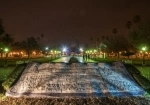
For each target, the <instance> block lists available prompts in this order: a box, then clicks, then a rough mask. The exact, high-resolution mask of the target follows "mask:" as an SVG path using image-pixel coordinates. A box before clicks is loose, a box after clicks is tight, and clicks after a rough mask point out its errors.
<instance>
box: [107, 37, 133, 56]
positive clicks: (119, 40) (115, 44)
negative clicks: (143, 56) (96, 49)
mask: <svg viewBox="0 0 150 105" xmlns="http://www.w3.org/2000/svg"><path fill="white" fill-rule="evenodd" d="M105 44H106V45H107V49H108V50H109V52H115V53H117V55H118V58H119V52H121V51H129V50H130V48H131V45H130V43H129V41H128V40H127V38H126V37H125V36H123V35H117V36H116V37H110V38H109V40H106V41H105Z"/></svg>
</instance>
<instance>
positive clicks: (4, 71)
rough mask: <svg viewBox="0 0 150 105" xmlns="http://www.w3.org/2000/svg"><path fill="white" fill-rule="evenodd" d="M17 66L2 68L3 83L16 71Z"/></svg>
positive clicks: (0, 74)
mask: <svg viewBox="0 0 150 105" xmlns="http://www.w3.org/2000/svg"><path fill="white" fill-rule="evenodd" d="M15 67H16V66H10V67H0V81H3V80H5V79H6V78H7V76H8V75H9V74H10V73H11V72H12V71H13V70H14V69H15Z"/></svg>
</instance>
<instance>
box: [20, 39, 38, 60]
mask: <svg viewBox="0 0 150 105" xmlns="http://www.w3.org/2000/svg"><path fill="white" fill-rule="evenodd" d="M21 45H22V48H23V49H24V50H25V51H26V52H27V54H28V59H29V58H30V54H31V52H32V51H33V50H36V49H38V47H39V45H38V42H37V41H36V39H35V38H34V37H29V38H27V39H26V40H25V41H23V42H21Z"/></svg>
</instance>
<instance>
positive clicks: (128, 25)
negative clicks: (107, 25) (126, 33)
mask: <svg viewBox="0 0 150 105" xmlns="http://www.w3.org/2000/svg"><path fill="white" fill-rule="evenodd" d="M125 26H126V28H127V29H130V28H131V26H132V22H131V21H127V23H126V25H125Z"/></svg>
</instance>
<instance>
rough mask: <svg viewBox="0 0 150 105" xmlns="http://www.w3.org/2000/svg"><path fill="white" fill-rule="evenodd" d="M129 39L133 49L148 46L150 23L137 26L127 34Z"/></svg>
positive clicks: (149, 42)
mask: <svg viewBox="0 0 150 105" xmlns="http://www.w3.org/2000/svg"><path fill="white" fill-rule="evenodd" d="M129 39H130V41H131V43H132V44H133V46H134V47H135V48H138V49H141V47H143V46H147V47H148V46H150V22H145V23H141V24H138V25H137V27H136V28H135V29H134V30H131V31H130V32H129Z"/></svg>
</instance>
